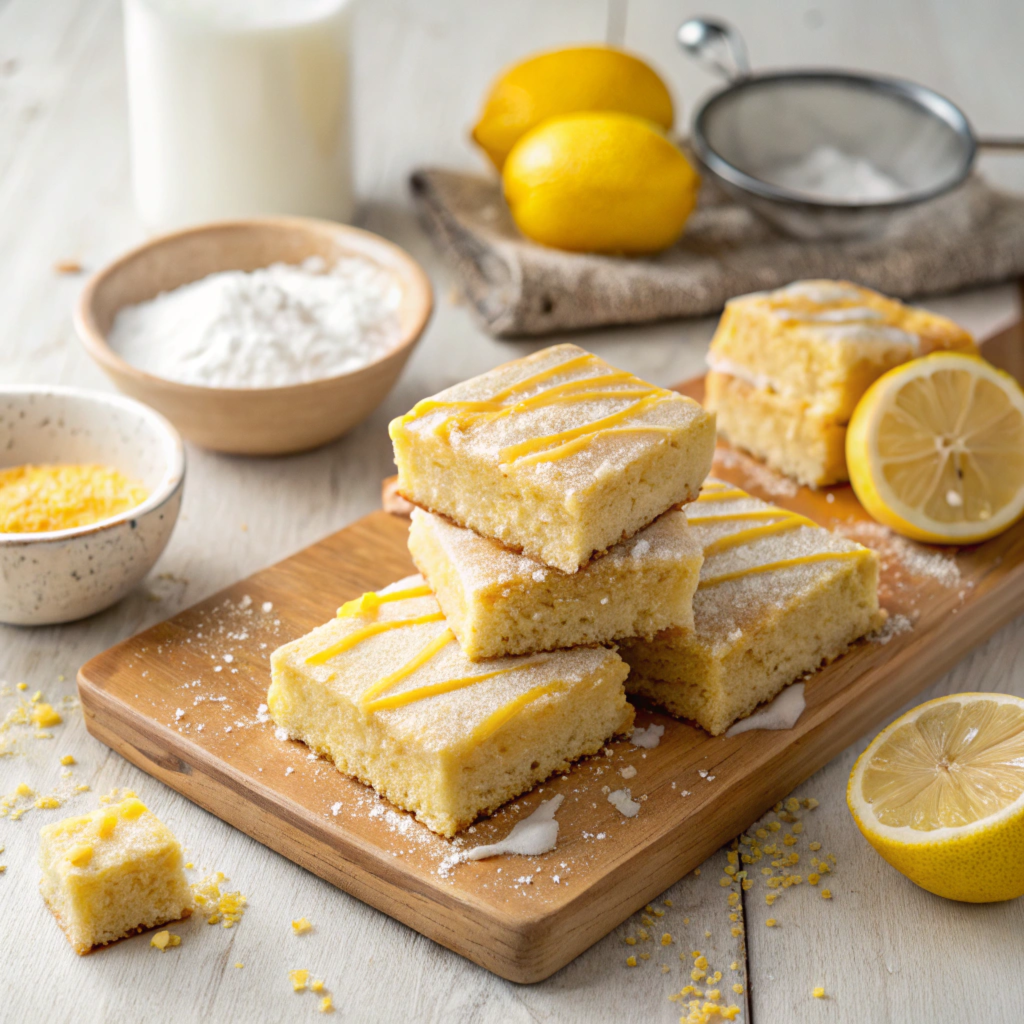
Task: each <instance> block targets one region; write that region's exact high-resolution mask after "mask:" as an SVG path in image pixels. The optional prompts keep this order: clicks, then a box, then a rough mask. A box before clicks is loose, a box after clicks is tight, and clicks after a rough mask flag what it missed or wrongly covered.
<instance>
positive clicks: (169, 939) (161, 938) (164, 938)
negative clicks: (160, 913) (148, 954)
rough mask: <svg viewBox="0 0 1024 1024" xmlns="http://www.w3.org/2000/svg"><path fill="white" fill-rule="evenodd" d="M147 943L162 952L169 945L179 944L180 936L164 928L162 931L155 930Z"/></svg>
mask: <svg viewBox="0 0 1024 1024" xmlns="http://www.w3.org/2000/svg"><path fill="white" fill-rule="evenodd" d="M149 944H150V945H151V946H155V947H156V948H157V949H159V950H160V952H161V953H162V952H164V950H165V949H168V948H169V947H171V946H180V945H181V936H180V935H174V934H172V933H171V932H169V931H167V929H166V928H165V929H164V930H163V931H160V932H157V933H156V935H154V936H153V937H152V938H151V939H150V940H149Z"/></svg>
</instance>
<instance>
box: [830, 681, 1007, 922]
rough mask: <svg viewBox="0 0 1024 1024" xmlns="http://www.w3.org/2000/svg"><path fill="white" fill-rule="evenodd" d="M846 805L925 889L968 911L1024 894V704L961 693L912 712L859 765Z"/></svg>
mask: <svg viewBox="0 0 1024 1024" xmlns="http://www.w3.org/2000/svg"><path fill="white" fill-rule="evenodd" d="M846 801H847V803H848V804H849V807H850V811H851V813H852V814H853V818H854V821H856V822H857V827H858V828H859V829H860V830H861V832H862V833H863V834H864V837H865V839H867V841H868V842H869V843H870V844H871V845H872V846H873V847H874V848H875V849H876V850H877V851H878V852H879V853H880V854H881V855H882V856H883V857H884V858H885V859H886V860H887V861H888V862H889V863H890V864H891V865H892V866H893V867H894V868H896V870H897V871H899V872H901V873H902V874H904V875H906V877H907V878H909V879H910V880H911V881H912V882H916V883H917V884H918V885H919V886H921V888H923V889H927V890H928V891H929V892H933V893H936V894H937V895H939V896H945V897H947V898H948V899H951V900H964V901H966V902H968V903H993V902H995V901H997V900H1009V899H1014V898H1015V897H1017V896H1020V895H1022V894H1024V700H1022V699H1021V698H1020V697H1013V696H1010V695H1008V694H1004V693H958V694H954V695H952V696H950V697H939V698H938V699H937V700H931V701H928V703H927V704H922V705H921V706H920V707H916V708H914V709H913V710H912V711H908V712H907V713H906V714H905V715H903V717H902V718H898V719H897V720H896V721H895V722H893V723H892V725H890V726H889V727H888V728H887V729H883V730H882V732H880V733H879V734H878V735H877V736H876V737H875V738H874V739H873V740H872V741H871V744H870V745H869V746H868V748H867V750H865V751H864V753H863V754H861V756H860V757H859V758H858V760H857V763H856V764H855V765H854V766H853V772H852V773H851V774H850V784H849V786H848V788H847V791H846Z"/></svg>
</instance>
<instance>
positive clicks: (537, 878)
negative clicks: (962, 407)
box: [78, 328, 1024, 982]
mask: <svg viewBox="0 0 1024 1024" xmlns="http://www.w3.org/2000/svg"><path fill="white" fill-rule="evenodd" d="M1022 353H1024V332H1021V331H1020V328H1015V329H1013V330H1011V331H1008V332H1004V334H1003V335H1001V336H1000V337H999V338H997V339H994V340H993V341H992V342H991V343H989V345H988V346H987V347H986V355H988V356H989V357H990V358H992V359H993V361H997V362H999V363H1000V364H1001V365H1003V366H1004V367H1007V368H1010V369H1012V370H1016V371H1018V372H1019V371H1020V369H1021V365H1020V363H1021V359H1022ZM1015 360H1016V364H1015V363H1014V361H1015ZM681 390H684V391H686V392H687V393H689V394H691V395H694V396H696V397H699V396H700V394H701V392H702V383H701V382H700V381H696V382H689V384H688V385H685V386H683V387H682V388H681ZM715 472H716V473H717V474H718V475H719V476H721V477H723V478H725V479H728V480H731V481H733V482H735V483H736V484H738V485H739V486H741V487H743V488H745V489H747V490H750V491H751V492H753V493H755V494H758V495H759V496H761V497H763V498H766V499H768V500H770V501H774V502H775V503H776V504H779V505H782V506H784V507H786V508H791V509H794V510H796V511H799V512H801V513H803V514H804V515H807V516H810V517H811V518H813V519H815V520H816V521H817V522H819V523H821V524H823V525H825V526H828V527H833V528H838V529H840V530H842V531H843V532H845V533H846V534H848V535H850V536H852V537H854V538H856V539H860V540H862V541H864V542H865V543H867V544H869V545H871V546H873V547H875V548H876V549H878V550H879V551H880V553H881V554H882V556H883V563H884V569H883V574H882V579H883V583H882V591H881V597H882V603H883V605H884V606H885V607H886V608H887V609H888V611H889V613H890V617H891V618H890V623H892V624H897V625H898V626H900V627H904V631H900V629H899V628H890V630H889V631H888V636H889V639H888V640H887V642H884V643H883V642H879V641H878V640H875V641H862V642H860V643H859V644H858V645H856V646H855V647H854V649H853V650H851V651H850V652H849V653H848V654H847V655H845V656H844V657H843V658H841V659H839V660H838V661H837V662H835V663H834V664H832V665H829V666H828V667H827V668H825V669H823V670H822V671H820V672H818V673H816V674H815V675H814V676H813V677H811V678H810V679H808V681H807V686H806V698H807V710H806V711H805V712H804V714H803V716H802V717H801V718H800V721H799V722H798V723H797V725H796V726H795V728H793V729H791V730H789V731H786V732H748V733H744V734H742V735H740V736H737V737H735V738H732V739H726V738H724V737H719V738H717V739H715V738H712V737H710V736H708V735H707V734H706V733H704V732H703V731H701V730H700V729H698V728H695V727H693V726H690V725H688V724H686V723H684V722H677V721H675V720H673V719H671V718H668V717H665V716H663V715H660V714H658V713H656V712H653V711H651V710H649V709H646V708H640V709H639V710H638V715H637V722H638V724H641V725H647V724H649V723H651V722H660V723H662V724H664V725H665V735H664V737H663V739H662V741H661V743H660V745H659V746H658V747H657V748H656V749H654V750H640V749H637V748H635V747H632V746H631V745H630V744H628V743H625V742H617V743H613V744H611V745H610V747H609V748H608V749H607V750H606V752H605V754H604V755H599V756H596V757H593V758H590V759H588V760H587V761H585V762H582V763H580V764H578V765H576V766H575V767H574V768H573V770H572V771H571V772H570V773H569V774H568V775H566V776H563V777H558V778H556V779H554V780H552V781H550V782H549V783H547V784H545V785H544V786H542V787H538V789H537V790H535V791H534V792H532V793H529V794H527V795H525V796H523V797H521V798H520V799H519V800H516V801H514V802H513V803H512V804H510V805H506V807H504V808H502V809H501V810H500V811H498V812H497V813H496V814H495V815H494V816H493V817H491V818H490V819H488V820H487V821H484V822H482V823H480V824H478V825H476V826H475V828H474V829H473V830H472V831H471V832H467V833H464V834H463V835H464V839H463V840H462V841H463V842H465V843H467V844H470V845H475V844H477V843H480V842H493V841H495V840H496V839H498V838H501V837H503V836H504V835H505V834H506V833H507V832H508V831H509V829H510V828H511V826H512V825H513V824H514V823H515V822H516V821H517V820H519V819H520V818H522V817H523V816H525V814H526V813H528V812H529V811H530V810H532V809H533V808H534V807H535V806H536V805H537V803H538V802H539V801H540V800H542V799H547V798H549V797H551V796H552V795H554V794H555V793H562V794H564V795H565V802H564V803H563V805H562V807H561V810H560V811H559V813H558V820H559V823H560V825H561V831H560V833H559V841H558V847H557V849H556V850H554V851H553V852H552V853H549V854H547V855H545V856H542V857H537V858H529V859H528V858H521V857H499V858H493V859H490V860H485V861H479V862H475V863H467V864H459V865H457V866H456V867H455V868H454V869H448V868H446V866H445V864H444V860H445V858H446V857H448V856H450V855H451V854H452V853H453V852H454V850H453V847H452V845H451V844H450V843H449V842H447V841H446V840H444V839H441V838H439V837H437V836H435V835H434V834H433V833H431V832H429V831H428V830H427V829H426V828H425V827H423V826H422V825H420V824H419V823H417V822H416V821H414V820H413V819H412V818H411V817H410V816H409V815H406V814H404V813H402V812H398V811H395V810H394V809H393V808H391V807H390V806H389V805H388V804H386V803H384V802H383V801H380V800H378V799H377V798H376V796H375V795H374V794H373V792H372V791H371V790H370V789H368V788H367V787H365V786H362V785H360V784H359V783H358V782H355V781H353V780H351V779H348V778H346V777H344V776H342V775H341V774H339V773H338V772H337V771H336V770H335V769H334V768H333V767H332V766H331V765H330V764H329V763H327V762H325V761H321V760H310V759H309V758H308V757H307V751H306V749H305V747H304V746H302V744H300V743H296V742H293V741H289V740H284V741H282V740H280V739H277V738H276V737H275V733H274V724H273V722H271V721H268V720H266V719H265V715H262V714H261V713H260V705H261V703H262V702H263V701H264V700H265V699H266V691H267V686H268V684H269V682H270V673H269V664H268V657H269V655H270V652H271V651H272V650H273V649H274V648H275V647H276V646H277V645H279V644H281V643H284V642H285V641H287V640H291V639H292V638H294V637H297V636H300V635H301V634H303V633H305V632H307V631H308V630H310V629H312V628H313V627H314V626H316V625H319V624H320V623H321V622H324V621H326V620H327V619H329V618H330V617H331V616H332V615H333V614H334V612H335V610H336V608H337V607H338V605H339V604H341V603H342V602H343V601H346V600H349V599H350V598H353V597H355V596H357V595H358V594H360V593H362V592H364V591H366V590H372V589H379V588H380V587H382V586H384V585H385V584H387V583H390V582H392V581H393V580H395V579H398V578H399V577H401V576H404V575H406V574H408V573H409V572H411V571H413V566H412V563H411V561H410V560H409V556H408V554H407V552H406V549H405V539H406V530H407V522H406V520H404V519H402V518H399V517H396V516H390V515H387V514H385V513H383V512H375V513H373V514H372V515H369V516H367V517H365V518H364V519H361V520H359V521H358V522H357V523H355V524H353V525H352V526H350V527H348V528H347V529H345V530H342V531H340V532H339V533H336V534H334V535H333V536H330V537H327V538H326V539H325V540H323V541H321V542H320V543H319V544H314V545H313V546H312V547H309V548H306V549H305V550H304V551H300V552H299V553H298V554H296V555H293V556H292V557H290V558H287V559H285V560H284V561H282V562H279V563H278V564H277V565H274V566H271V567H270V568H268V569H264V570H263V571H262V572H258V573H256V575H254V576H251V577H250V578H249V579H246V580H243V581H241V582H240V583H237V584H235V585H234V586H232V587H229V588H228V589H227V590H224V591H222V592H221V593H219V594H217V595H216V596H214V597H212V598H210V599H209V600H208V601H204V602H203V603H201V604H199V605H196V606H195V607H194V608H191V609H189V610H188V611H186V612H183V613H182V614H180V615H177V616H175V617H174V618H173V619H170V620H169V621H167V622H164V623H162V624H160V625H158V626H155V627H153V628H152V629H149V630H147V631H146V632H144V633H141V634H139V635H138V636H135V637H132V638H131V639H129V640H126V641H124V642H123V643H120V644H118V645H117V646H116V647H113V648H111V649H110V650H108V651H106V652H105V653H103V654H101V655H99V656H98V657H96V658H93V659H92V660H91V661H90V662H88V663H87V664H86V665H85V666H83V668H82V669H81V671H80V673H79V677H78V687H79V693H80V696H81V701H82V707H83V709H84V712H85V720H86V724H87V726H88V728H89V731H90V732H91V733H92V734H93V735H94V736H96V737H98V738H99V739H100V740H102V741H103V742H104V743H106V744H107V745H108V746H110V747H112V748H113V749H114V750H116V751H118V752H119V753H120V754H122V755H123V756H124V757H126V758H127V759H128V760H129V761H131V762H132V763H133V764H135V765H137V766H138V767H140V768H142V769H143V770H144V771H146V772H148V773H150V774H151V775H153V776H154V777H156V778H157V779H159V780H160V781H162V782H165V783H166V784H167V785H169V786H171V787H172V788H174V789H176V790H178V791H179V792H181V793H183V794H184V795H185V796H187V797H188V798H189V799H191V800H193V801H195V802H196V803H198V804H199V805H200V806H202V807H204V808H206V809H207V810H209V811H211V812H212V813H213V814H216V815H217V816H218V817H220V818H223V819H224V820H225V821H227V822H229V823H231V824H232V825H234V826H235V827H237V828H239V829H241V830H242V831H244V832H246V833H248V834H249V835H250V836H252V837H254V838H255V839H257V840H259V841H260V842H261V843H264V844H265V845H266V846H269V847H270V848H271V849H273V850H276V851H278V852H279V853H281V854H283V855H284V856H286V857H288V858H290V859H291V860H293V861H295V863H297V864H300V865H302V866H303V867H305V868H307V869H309V870H310V871H313V872H315V873H316V874H318V875H320V876H321V877H323V878H325V879H327V880H328V881H330V882H333V883H334V884H335V885H337V886H339V887H340V888H342V889H344V890H346V891H347V892H350V893H352V894H353V895H354V896H356V897H358V898H359V899H361V900H363V901H365V902H366V903H369V904H370V905H372V906H374V907H377V908H378V909H380V910H382V911H384V913H386V914H389V915H391V916H392V917H394V918H396V919H398V920H399V921H403V922H405V923H406V924H407V925H409V926H410V927H412V928H415V929H416V930H417V931H419V932H421V933H422V934H424V935H426V936H428V937H429V938H431V939H434V940H435V941H437V942H440V943H442V944H443V945H445V946H447V947H449V948H450V949H453V950H455V951H456V952H458V953H461V954H462V955H463V956H466V957H468V958H469V959H471V960H474V961H476V962H477V963H479V964H481V965H482V966H484V967H486V968H488V969H489V970H491V971H494V972H495V973H496V974H500V975H502V976H503V977H505V978H509V979H511V980H513V981H517V982H534V981H539V980H541V979H543V978H546V977H548V976H549V975H550V974H552V973H554V972H555V971H556V970H558V969H559V968H560V967H562V966H563V965H565V964H566V963H568V962H569V961H570V960H572V959H573V958H574V957H575V956H577V955H578V954H579V953H581V952H582V951H583V950H585V949H586V948H587V947H589V946H590V945H591V944H592V943H594V942H596V941H597V940H598V939H600V938H601V937H602V936H604V935H605V934H607V933H608V932H609V931H611V930H612V929H613V928H614V927H616V926H617V925H618V924H619V923H621V922H622V921H623V920H625V919H626V918H627V917H628V916H629V915H630V914H632V913H634V912H635V911H637V910H638V909H639V908H640V907H642V906H644V904H646V903H647V902H649V901H650V900H652V899H654V898H655V897H656V896H657V895H658V894H659V893H661V892H663V891H664V890H665V889H666V888H668V887H669V886H670V885H672V884H673V883H674V882H675V881H677V880H678V879H679V878H681V877H682V876H683V875H684V874H685V873H686V872H687V871H689V870H691V869H692V868H694V867H695V866H697V865H699V864H700V863H701V862H703V861H704V860H705V859H706V858H707V857H708V856H709V855H711V854H712V853H713V852H714V851H715V850H716V849H717V848H718V847H720V846H721V845H722V844H723V843H725V842H727V841H728V840H730V839H731V838H733V837H734V836H736V835H737V834H738V833H739V832H741V831H742V830H743V829H744V828H746V827H747V825H749V824H750V822H752V821H753V820H755V819H756V818H757V817H759V816H760V815H761V814H762V813H763V812H764V811H765V810H767V809H768V808H769V807H771V806H772V805H773V804H774V803H775V802H776V801H778V800H780V799H782V798H783V797H785V796H786V795H787V794H788V793H789V792H790V791H791V790H792V789H793V788H794V787H796V786H797V785H798V784H799V783H800V782H802V781H803V780H804V779H806V778H807V777H808V776H809V775H811V774H812V773H813V772H815V771H817V769H819V768H820V767H821V766H822V765H824V764H825V763H826V762H828V761H829V760H830V759H831V758H832V757H833V756H835V755H836V754H837V753H839V751H841V750H842V749H843V748H845V747H846V746H848V745H849V744H850V743H852V742H853V741H854V740H856V739H857V738H858V737H859V736H861V735H862V734H863V733H865V732H866V731H868V730H870V729H873V728H875V727H876V726H877V725H878V723H880V722H881V721H882V720H883V719H885V718H886V717H887V716H889V715H891V714H892V713H893V712H894V711H896V710H897V709H898V708H899V707H900V706H901V705H902V704H903V703H904V702H906V701H907V700H908V699H909V698H911V697H912V696H914V694H916V693H918V692H919V691H920V690H922V689H923V688H924V687H925V686H927V685H928V683H930V682H931V681H932V680H934V679H935V678H937V677H938V676H940V675H941V674H942V673H944V672H945V671H947V670H948V669H949V668H950V667H951V666H952V665H953V664H954V663H955V662H956V661H958V660H959V659H960V658H962V657H963V656H964V655H965V654H966V653H967V652H968V651H969V650H971V648H973V647H975V646H977V645H978V644H980V643H982V642H983V641H984V640H985V639H986V638H987V637H989V636H990V635H991V634H993V633H994V632H995V631H996V630H997V629H999V628H1000V626H1002V625H1003V624H1004V623H1006V622H1008V621H1009V620H1010V619H1012V618H1013V617H1014V616H1016V615H1018V614H1019V613H1021V612H1022V611H1024V523H1021V524H1018V526H1016V527H1015V528H1014V529H1012V530H1010V531H1008V532H1007V533H1005V534H1003V535H1002V536H1001V537H998V538H996V539H994V540H992V541H989V542H988V543H986V544H982V545H978V546H975V547H970V548H963V549H960V550H959V551H957V552H955V553H953V552H951V551H948V550H947V551H940V550H939V549H934V548H925V547H922V546H920V545H915V544H911V543H909V542H906V541H902V540H900V539H899V538H895V537H893V536H892V535H891V534H888V532H887V531H885V530H882V529H881V528H879V527H878V526H876V525H875V524H873V523H872V522H871V521H870V520H869V519H868V518H867V517H866V515H865V514H864V512H863V511H862V509H861V508H860V506H859V505H858V503H857V501H856V499H855V498H854V496H853V493H852V492H851V491H850V489H849V488H848V487H836V488H831V489H830V490H828V491H823V492H812V491H810V490H808V489H806V488H797V487H795V486H794V485H792V484H791V483H790V482H789V481H787V480H784V479H783V478H781V477H778V476H776V475H775V474H773V473H770V472H768V471H766V470H765V469H764V468H763V467H762V466H760V465H759V464H757V463H755V462H753V461H752V460H750V459H748V458H746V457H745V456H742V455H740V454H739V453H737V452H733V451H731V450H729V449H727V448H722V449H720V451H719V453H718V457H717V459H716V468H715ZM910 626H912V628H906V627H910ZM609 752H610V753H609ZM627 765H631V766H634V767H636V769H637V774H636V776H635V777H634V778H632V779H631V780H630V782H629V783H628V785H629V786H630V788H631V789H632V792H633V795H634V797H639V799H641V800H642V801H643V805H642V809H641V811H640V813H639V815H638V816H637V817H635V818H632V819H626V818H623V817H622V816H621V815H620V814H619V812H618V811H617V810H615V808H614V807H613V806H612V805H611V804H609V803H608V802H607V800H606V799H605V793H604V792H603V787H605V786H610V787H611V788H612V789H617V788H620V787H621V786H622V785H623V782H622V779H621V777H620V775H619V774H618V771H619V769H621V768H623V767H626V766H627ZM684 794H685V795H684Z"/></svg>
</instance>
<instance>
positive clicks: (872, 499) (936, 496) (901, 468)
mask: <svg viewBox="0 0 1024 1024" xmlns="http://www.w3.org/2000/svg"><path fill="white" fill-rule="evenodd" d="M846 462H847V466H848V467H849V470H850V482H851V483H852V484H853V489H854V491H855V492H856V494H857V497H858V498H859V499H860V503H861V504H862V505H863V506H864V508H865V509H866V510H867V511H868V512H869V513H870V514H871V515H872V516H873V517H874V518H875V519H877V520H878V521H879V522H880V523H884V524H885V525H886V526H889V527H891V528H892V529H893V530H895V531H896V532H897V533H901V534H903V535H904V536H906V537H911V538H913V539H914V540H921V541H927V542H930V543H933V544H973V543H976V542H977V541H981V540H985V539H986V538H988V537H994V536H995V535H996V534H997V533H1002V531H1003V530H1005V529H1006V528H1007V527H1009V526H1012V525H1013V523H1014V522H1016V521H1017V519H1019V518H1020V516H1021V514H1022V513H1024V392H1022V391H1021V388H1020V385H1019V384H1018V383H1017V382H1016V381H1015V380H1014V379H1013V378H1012V377H1011V376H1010V375H1009V374H1006V373H1003V372H1002V370H997V369H996V368H995V367H994V366H992V365H991V364H990V363H986V362H985V360H983V359H981V358H980V357H979V356H975V355H968V354H965V353H961V352H935V353H933V354H932V355H930V356H925V357H924V358H922V359H914V360H912V361H911V362H909V363H904V364H903V365H901V366H897V367H896V368H895V369H894V370H890V371H889V372H888V373H887V374H885V375H884V376H882V377H879V379H878V380H876V381H875V383H874V384H872V385H871V387H870V388H868V390H867V391H866V392H865V394H864V396H863V398H861V400H860V402H859V403H858V405H857V408H856V409H855V410H854V413H853V417H852V419H851V420H850V428H849V431H848V432H847V435H846Z"/></svg>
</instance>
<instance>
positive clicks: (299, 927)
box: [292, 917, 313, 935]
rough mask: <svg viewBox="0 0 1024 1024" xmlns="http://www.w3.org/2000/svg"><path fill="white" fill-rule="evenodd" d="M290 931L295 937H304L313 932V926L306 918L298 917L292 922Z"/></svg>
mask: <svg viewBox="0 0 1024 1024" xmlns="http://www.w3.org/2000/svg"><path fill="white" fill-rule="evenodd" d="M292 930H293V931H294V932H295V934H296V935H305V934H306V933H307V932H311V931H312V930H313V926H312V925H311V924H310V923H309V921H308V920H307V919H306V918H304V917H300V918H299V919H298V920H297V921H292Z"/></svg>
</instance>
